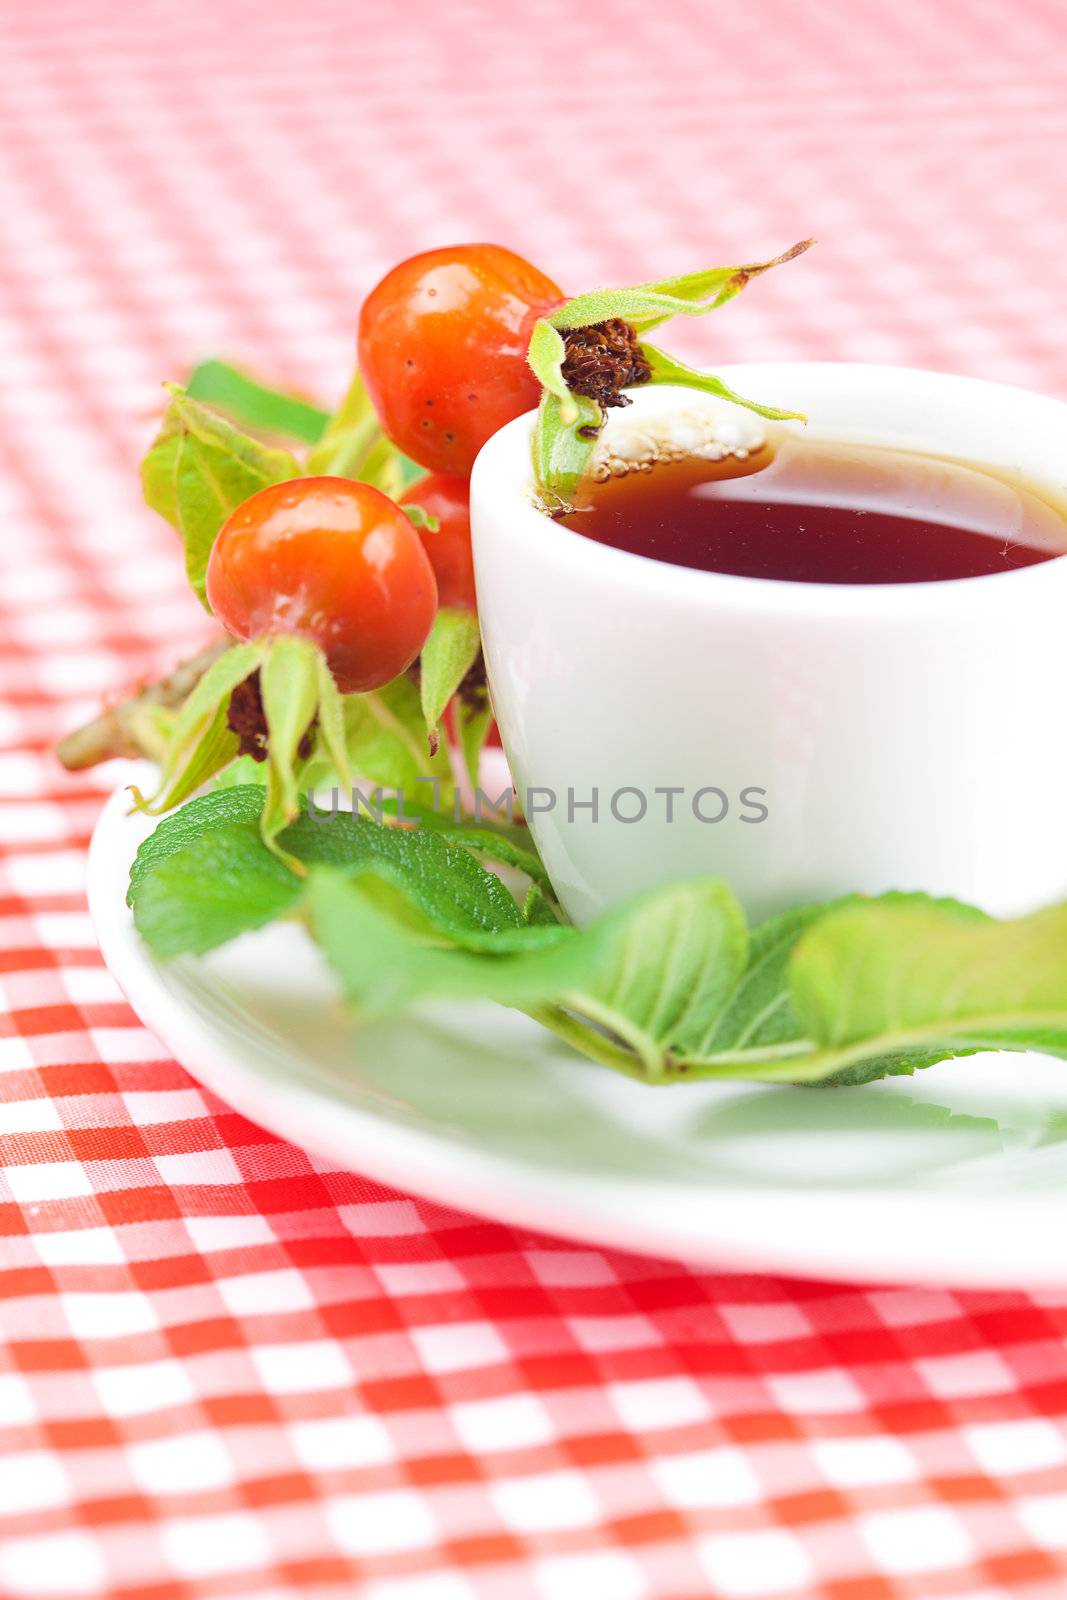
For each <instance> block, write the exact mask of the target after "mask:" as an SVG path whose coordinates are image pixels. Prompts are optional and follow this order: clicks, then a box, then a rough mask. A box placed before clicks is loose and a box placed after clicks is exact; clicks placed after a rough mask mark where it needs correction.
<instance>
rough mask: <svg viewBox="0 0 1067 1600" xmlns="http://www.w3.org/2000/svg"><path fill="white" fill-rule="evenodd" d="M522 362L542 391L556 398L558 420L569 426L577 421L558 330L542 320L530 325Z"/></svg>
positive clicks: (561, 336)
mask: <svg viewBox="0 0 1067 1600" xmlns="http://www.w3.org/2000/svg"><path fill="white" fill-rule="evenodd" d="M526 359H527V361H528V362H529V363H530V367H531V369H532V371H533V375H534V377H535V378H536V379H537V381H538V382H539V383H540V385H541V387H542V389H545V390H547V392H548V393H549V394H554V395H555V396H556V399H557V400H558V401H559V409H560V420H561V421H562V422H563V423H564V424H565V425H566V426H568V427H569V426H570V424H571V423H572V422H576V421H577V420H578V406H577V402H576V400H575V397H574V395H573V394H572V393H571V391H570V390H569V389H568V387H567V380H566V378H564V376H563V363H564V361H565V360H566V359H567V346H566V345H565V344H564V342H563V335H562V334H561V333H560V331H559V329H558V328H556V327H554V326H553V324H552V323H551V322H549V321H548V319H547V318H546V317H539V318H538V320H537V321H536V322H535V323H534V330H533V333H532V334H531V336H530V348H529V350H528V351H527V352H526Z"/></svg>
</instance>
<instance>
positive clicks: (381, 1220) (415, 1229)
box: [337, 1200, 426, 1239]
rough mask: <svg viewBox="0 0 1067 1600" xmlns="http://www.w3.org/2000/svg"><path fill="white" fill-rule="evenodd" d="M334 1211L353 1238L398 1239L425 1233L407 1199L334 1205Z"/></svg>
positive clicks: (419, 1219) (412, 1206)
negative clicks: (336, 1206)
mask: <svg viewBox="0 0 1067 1600" xmlns="http://www.w3.org/2000/svg"><path fill="white" fill-rule="evenodd" d="M337 1211H338V1215H339V1216H340V1218H341V1221H342V1222H343V1223H344V1225H345V1227H346V1228H347V1229H348V1231H349V1233H351V1234H353V1235H354V1236H355V1237H356V1238H357V1239H401V1238H405V1237H407V1236H408V1235H409V1234H414V1233H425V1232H426V1229H425V1227H424V1226H423V1222H422V1218H421V1217H420V1216H419V1213H418V1212H417V1211H416V1209H415V1207H414V1205H413V1204H412V1202H411V1201H410V1200H366V1201H364V1202H363V1203H362V1204H361V1205H346V1206H338V1208H337Z"/></svg>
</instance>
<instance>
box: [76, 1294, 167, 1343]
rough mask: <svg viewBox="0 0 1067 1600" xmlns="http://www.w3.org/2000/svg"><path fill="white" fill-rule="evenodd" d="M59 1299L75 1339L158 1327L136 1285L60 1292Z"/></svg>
mask: <svg viewBox="0 0 1067 1600" xmlns="http://www.w3.org/2000/svg"><path fill="white" fill-rule="evenodd" d="M59 1300H60V1304H61V1305H62V1307H63V1315H64V1316H65V1317H66V1319H67V1324H68V1326H69V1327H70V1331H71V1333H73V1335H74V1337H75V1338H76V1339H115V1338H119V1337H120V1336H124V1335H127V1334H131V1333H151V1332H152V1331H153V1329H155V1328H158V1327H159V1318H158V1317H157V1316H156V1313H155V1308H154V1307H153V1305H152V1302H151V1300H150V1299H149V1298H148V1296H147V1295H146V1294H142V1293H141V1291H140V1290H139V1289H115V1290H113V1291H112V1292H111V1293H108V1292H107V1291H106V1290H101V1291H99V1292H98V1293H91V1292H89V1291H85V1292H84V1293H71V1294H61V1295H60V1297H59Z"/></svg>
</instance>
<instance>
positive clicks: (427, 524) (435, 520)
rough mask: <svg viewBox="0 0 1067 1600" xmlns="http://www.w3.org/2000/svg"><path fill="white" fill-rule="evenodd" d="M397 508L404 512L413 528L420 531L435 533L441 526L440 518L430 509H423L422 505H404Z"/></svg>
mask: <svg viewBox="0 0 1067 1600" xmlns="http://www.w3.org/2000/svg"><path fill="white" fill-rule="evenodd" d="M397 509H398V510H400V511H402V512H403V513H404V515H405V517H407V519H408V521H409V522H410V523H411V526H412V527H413V528H418V529H419V530H420V531H421V532H425V533H437V532H438V531H439V529H440V527H441V519H440V518H439V517H435V516H434V514H433V512H432V511H426V510H424V508H423V507H422V506H415V505H406V506H399V507H398V508H397Z"/></svg>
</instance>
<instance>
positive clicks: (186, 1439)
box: [126, 1431, 234, 1494]
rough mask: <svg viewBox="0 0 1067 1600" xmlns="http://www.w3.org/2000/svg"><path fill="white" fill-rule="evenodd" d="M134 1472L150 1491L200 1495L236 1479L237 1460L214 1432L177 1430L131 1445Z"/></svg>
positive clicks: (128, 1447)
mask: <svg viewBox="0 0 1067 1600" xmlns="http://www.w3.org/2000/svg"><path fill="white" fill-rule="evenodd" d="M126 1457H127V1460H128V1461H129V1464H130V1471H131V1472H132V1474H133V1476H134V1478H136V1480H137V1482H138V1484H139V1485H140V1486H141V1488H142V1489H144V1490H145V1491H146V1492H147V1493H148V1494H196V1493H197V1492H198V1491H199V1490H206V1489H224V1488H226V1487H228V1485H229V1484H231V1483H233V1481H234V1468H233V1462H232V1461H231V1460H230V1456H229V1453H228V1451H227V1450H226V1447H225V1445H224V1444H223V1443H222V1440H221V1439H220V1438H219V1437H218V1436H217V1435H216V1434H213V1433H208V1432H207V1431H202V1432H200V1433H176V1434H174V1435H172V1437H170V1438H169V1439H148V1440H145V1441H143V1442H142V1443H140V1444H131V1445H128V1446H127V1449H126Z"/></svg>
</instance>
